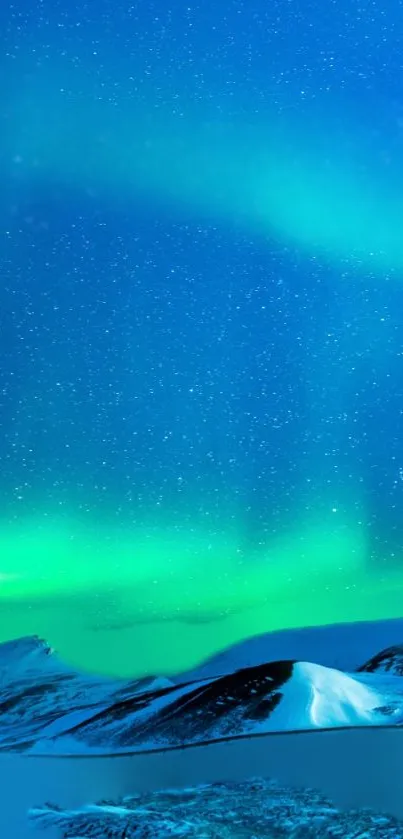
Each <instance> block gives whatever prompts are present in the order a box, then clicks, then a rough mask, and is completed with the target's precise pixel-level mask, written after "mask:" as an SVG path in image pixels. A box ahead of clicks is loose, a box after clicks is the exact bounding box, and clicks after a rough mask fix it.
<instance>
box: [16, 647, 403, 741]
mask: <svg viewBox="0 0 403 839" xmlns="http://www.w3.org/2000/svg"><path fill="white" fill-rule="evenodd" d="M398 649H399V647H397V646H395V647H394V650H398ZM386 653H389V654H390V651H386ZM386 653H380V654H379V655H378V656H375V658H374V659H372V660H371V661H372V662H374V661H375V659H379V660H381V658H380V657H382V656H384V655H385V654H386ZM396 660H397V659H396ZM371 666H372V665H370V663H367V664H366V665H363V666H362V667H361V670H360V671H358V672H354V673H350V674H348V673H345V672H342V671H340V670H337V669H335V668H331V667H325V666H323V665H322V664H317V663H313V662H307V661H296V660H290V659H289V660H280V661H279V660H277V661H276V660H274V661H266V662H264V663H261V664H257V665H253V666H248V667H243V668H240V669H235V670H233V672H231V673H226V674H224V675H220V676H213V677H209V678H198V679H193V680H186V681H184V682H181V681H180V679H179V678H177V679H176V680H175V683H174V682H170V681H169V680H166V679H145V680H136V681H127V682H123V681H114V680H107V679H99V678H96V677H92V676H89V675H86V674H82V673H78V672H75V671H71V670H69V669H68V668H67V667H65V666H64V665H63V663H62V662H60V661H59V659H58V658H57V656H56V655H55V654H54V653H53V652H52V650H51V649H50V648H49V646H48V645H47V644H46V643H45V642H43V641H40V640H39V639H37V638H28V639H27V638H24V639H21V640H20V641H16V642H10V643H8V644H3V645H0V710H1V713H2V723H3V725H2V727H1V732H0V747H1V748H2V749H3V750H4V749H6V750H13V751H19V752H26V753H29V754H35V755H50V754H52V755H58V756H63V755H80V754H81V755H83V754H85V755H110V754H127V753H129V754H130V753H134V752H146V751H155V750H161V749H164V750H165V749H175V748H178V747H181V746H184V745H186V746H189V745H199V744H205V743H210V742H214V741H220V740H231V739H234V738H242V737H251V736H258V735H262V734H267V733H270V732H284V731H306V730H312V729H318V728H319V729H321V728H322V729H325V728H326V729H328V728H340V727H346V726H347V727H348V726H391V725H400V724H402V723H403V680H402V678H401V676H400V675H399V673H398V672H397V670H396V672H395V671H394V672H392V673H391V672H390V668H389V672H385V671H386V669H387V668H386V667H384V668H383V670H384V672H379V668H378V669H377V668H376V665H374V666H373V670H375V671H376V672H371Z"/></svg>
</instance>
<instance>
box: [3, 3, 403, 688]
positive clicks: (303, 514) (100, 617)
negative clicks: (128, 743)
mask: <svg viewBox="0 0 403 839" xmlns="http://www.w3.org/2000/svg"><path fill="white" fill-rule="evenodd" d="M402 38H403V4H402V3H401V2H400V0H390V2H389V3H388V4H386V6H385V4H381V3H374V2H368V0H364V1H363V0H360V2H358V0H348V2H347V0H344V2H343V0H337V2H323V0H321V1H320V2H319V0H317V2H311V0H307V2H305V3H303V4H302V3H300V2H296V0H281V2H271V3H270V4H268V3H267V2H263V0H260V2H258V0H248V2H241V1H240V0H239V1H238V2H235V1H234V2H230V0H222V2H221V3H220V4H218V5H217V4H213V3H212V2H211V0H207V2H206V1H205V0H204V2H203V3H201V4H200V5H186V4H180V3H178V4H177V5H176V6H172V5H171V4H169V3H167V2H166V0H158V2H156V3H133V4H130V3H127V4H126V3H122V2H120V0H118V2H114V3H112V2H111V0H109V2H106V0H92V2H91V0H90V2H87V3H77V2H70V0H69V2H67V0H62V2H55V0H43V2H29V3H28V0H26V2H25V3H24V2H21V3H20V2H16V3H13V4H8V3H7V4H6V5H5V6H3V7H2V8H1V9H0V40H1V50H0V55H1V58H0V64H1V66H0V73H1V78H2V79H3V80H5V84H4V82H3V85H2V90H1V92H0V114H1V124H2V129H1V135H0V177H1V195H0V220H1V228H0V235H1V250H0V265H1V284H0V327H1V328H0V358H1V365H0V464H1V470H0V499H1V508H0V606H1V609H0V640H5V639H6V638H9V637H14V636H16V635H23V634H27V633H31V632H32V633H33V632H35V633H38V634H41V635H46V636H47V638H48V640H49V641H50V642H51V643H52V644H54V645H55V646H57V647H58V649H59V650H60V651H61V653H62V654H63V655H64V656H65V657H67V658H68V659H69V660H71V661H73V662H75V663H78V664H80V665H84V666H86V667H90V668H92V669H102V670H105V671H107V672H117V673H122V674H123V673H127V672H134V671H136V672H145V671H147V672H149V671H150V670H154V671H155V670H159V671H162V670H164V671H165V672H166V671H172V670H175V669H178V668H180V667H185V666H191V665H193V664H195V663H196V662H198V661H199V660H200V659H201V658H203V657H204V656H206V655H209V654H211V653H212V652H215V651H216V650H218V649H220V648H222V647H223V646H225V645H226V644H229V643H232V642H234V641H237V640H239V639H241V638H245V637H248V636H250V635H253V634H255V633H258V632H264V631H267V630H268V629H272V628H281V627H285V626H300V625H307V624H317V623H326V622H333V621H342V620H360V619H373V618H381V617H389V616H390V617H395V616H398V615H399V616H400V615H401V614H402V611H403V607H402V606H401V603H402V602H403V601H402V598H401V592H402V586H403V434H402V431H403V425H402V417H403V235H402V212H403V204H402V197H401V196H402V195H403V192H402V189H403V95H402V92H401V91H402V90H403V87H402V84H403V59H402V50H401V45H402ZM66 627H68V630H67V629H66Z"/></svg>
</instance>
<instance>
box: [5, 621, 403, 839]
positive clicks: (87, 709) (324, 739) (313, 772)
mask: <svg viewBox="0 0 403 839" xmlns="http://www.w3.org/2000/svg"><path fill="white" fill-rule="evenodd" d="M401 642H403V620H399V621H385V622H382V623H374V624H353V625H344V626H341V627H323V628H317V629H310V630H308V629H305V630H300V631H297V630H294V631H289V632H284V633H273V634H269V635H266V636H262V637H260V638H257V639H251V640H250V641H248V642H244V643H243V644H241V645H237V646H236V647H234V648H232V649H231V650H228V651H227V652H225V653H223V654H220V655H219V656H217V657H215V658H214V659H212V660H211V661H210V662H207V663H206V664H204V665H203V666H202V667H201V668H199V669H198V670H196V671H193V672H192V673H188V674H183V675H182V676H177V677H175V678H172V679H168V678H165V677H161V678H160V677H157V678H150V679H143V680H133V681H117V680H107V679H103V678H102V679H101V678H96V677H94V676H89V675H86V674H82V673H77V672H74V671H71V670H70V669H69V668H68V667H66V666H65V665H64V664H63V663H62V662H60V661H59V659H58V657H57V655H55V654H54V653H53V652H52V651H51V650H50V648H49V647H48V645H47V644H46V643H45V642H43V641H41V640H39V639H37V638H23V639H20V640H17V641H13V642H9V643H6V644H3V645H0V705H1V715H2V717H1V719H2V725H1V728H0V750H1V753H0V779H1V782H2V783H1V792H0V804H1V808H0V836H1V837H3V836H4V839H8V836H10V837H11V836H12V837H13V839H25V836H28V835H30V834H29V833H27V832H25V831H26V830H28V826H27V827H26V828H25V826H24V825H25V821H24V820H26V823H27V825H28V821H27V810H28V809H29V810H30V811H31V824H34V825H35V826H37V827H40V828H42V827H43V828H47V827H50V828H51V833H52V836H53V835H54V836H63V837H76V839H79V837H85V836H97V837H100V839H102V837H118V836H119V837H123V836H124V837H125V839H126V837H127V839H129V837H131V836H133V837H134V836H136V837H143V836H144V837H145V836H150V837H151V836H153V837H155V839H158V837H160V836H161V837H165V836H166V837H168V836H195V837H196V836H200V837H201V836H205V837H215V836H217V837H218V836H223V837H225V836H233V837H241V836H242V837H247V836H255V837H258V836H262V837H263V836H282V835H286V833H290V830H291V827H293V829H294V828H295V830H297V832H296V833H294V834H291V835H295V836H300V835H301V836H302V835H303V836H311V835H312V836H322V835H323V836H325V835H326V836H332V835H334V836H336V835H337V836H349V835H351V836H353V835H354V836H358V835H360V836H361V835H362V836H365V837H367V836H377V837H382V836H385V837H386V836H388V837H389V836H390V837H392V836H393V837H395V839H397V837H400V836H401V837H403V830H401V829H400V828H399V827H398V825H397V823H394V822H392V821H390V820H389V821H388V819H386V817H385V818H384V819H383V820H382V818H378V819H376V818H375V816H374V817H370V816H369V815H368V814H367V815H365V814H363V813H361V814H360V815H359V816H358V815H357V814H355V815H354V816H353V815H351V814H348V813H344V814H342V813H340V812H339V811H338V810H337V809H335V807H332V806H330V805H329V803H328V802H326V801H325V799H322V798H321V797H320V796H317V795H314V794H313V793H298V794H297V793H295V792H291V791H290V788H289V787H290V786H291V785H292V786H295V785H298V786H305V787H308V786H309V787H312V786H315V787H317V788H318V789H320V790H321V791H322V793H326V794H330V795H331V796H332V797H333V799H334V801H337V803H338V804H340V805H342V806H343V807H351V806H360V805H365V806H373V807H374V808H378V809H381V810H383V811H384V813H390V814H392V815H395V816H399V817H401V818H403V795H402V792H401V791H402V789H403V643H402V645H400V644H401ZM347 671H349V672H347ZM256 775H259V776H264V777H271V778H275V779H277V780H278V781H279V782H280V783H282V784H286V785H287V788H284V789H281V790H280V788H279V787H276V786H274V785H273V784H272V783H270V784H269V782H263V781H260V782H256V783H254V784H251V783H249V782H248V781H249V779H250V778H251V777H252V776H256ZM217 782H218V783H217ZM223 782H225V783H223ZM229 782H231V783H229ZM197 784H204V785H205V786H203V787H202V788H200V787H199V788H197V787H195V788H194V789H192V790H189V789H187V790H186V792H184V791H182V792H181V793H179V792H178V793H175V794H173V793H170V794H168V793H161V792H159V793H158V794H157V793H156V792H153V793H152V790H158V789H160V790H161V789H162V788H164V787H165V788H167V787H170V786H172V787H178V788H180V787H189V785H197ZM206 784H207V786H206ZM136 794H139V795H141V797H140V798H133V796H134V795H136ZM105 797H107V798H108V799H109V798H110V799H113V801H111V802H110V803H109V804H108V805H105V804H103V805H100V806H95V804H94V805H93V806H89V805H90V803H91V802H93V801H94V802H95V801H96V800H97V799H99V798H105ZM46 801H51V802H52V806H50V805H49V806H46V807H45V806H44V802H46ZM113 802H115V803H113ZM58 807H59V808H61V809H60V810H58V809H57V808H58ZM229 813H230V814H232V815H231V817H230V818H229ZM13 819H14V820H15V821H14V822H13ZM245 819H246V820H247V822H248V824H246V823H245ZM306 819H308V821H309V823H310V825H311V827H312V825H314V826H315V831H316V832H311V833H308V832H307V828H306ZM349 819H350V820H351V819H353V822H354V824H355V825H356V826H355V828H354V830H355V833H354V832H349V831H350V826H348V825H349ZM248 820H249V821H248ZM287 820H288V821H287ZM304 824H305V827H304ZM358 824H360V825H361V824H362V826H361V827H360V829H358V827H357V825H358ZM287 825H288V827H287ZM343 825H344V826H345V829H344V828H343ZM310 829H311V828H310ZM312 829H313V827H312ZM259 830H260V832H259ZM298 830H303V831H304V832H303V833H298ZM351 830H353V827H351ZM6 831H7V832H6ZM264 831H266V832H264ZM343 831H344V832H343ZM393 831H394V832H393ZM48 835H49V836H50V834H49V833H48Z"/></svg>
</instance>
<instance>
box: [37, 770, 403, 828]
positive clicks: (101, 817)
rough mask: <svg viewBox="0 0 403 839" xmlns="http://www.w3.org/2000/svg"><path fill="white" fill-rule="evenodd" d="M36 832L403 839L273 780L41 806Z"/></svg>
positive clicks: (364, 816) (380, 822)
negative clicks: (70, 807) (75, 804)
mask: <svg viewBox="0 0 403 839" xmlns="http://www.w3.org/2000/svg"><path fill="white" fill-rule="evenodd" d="M30 819H31V822H32V823H33V824H34V825H35V826H36V827H41V828H56V829H57V830H58V831H59V833H58V835H60V836H61V837H62V838H63V839H72V837H74V839H85V837H95V836H97V837H100V839H101V837H102V839H118V837H121V839H122V837H125V839H151V837H152V838H153V839H168V837H173V836H181V837H185V839H241V838H242V839H246V837H252V836H253V837H255V839H267V837H269V836H271V837H273V839H274V837H277V839H289V837H290V836H292V837H294V838H295V839H302V837H304V839H314V837H315V839H332V837H334V839H335V838H336V837H339V838H340V837H343V839H353V838H354V839H357V837H361V839H364V837H365V839H403V823H402V822H400V823H399V822H398V821H397V820H396V819H394V818H392V817H388V816H385V815H377V814H375V813H370V812H368V811H353V812H348V811H347V812H346V811H344V812H343V811H340V810H339V809H337V808H336V807H335V806H334V805H333V804H332V803H331V802H330V801H329V800H328V799H327V798H325V797H324V796H323V795H321V794H320V793H315V792H313V791H312V790H306V791H301V790H299V791H296V790H291V789H288V788H286V787H281V786H279V785H277V784H275V783H272V782H270V781H265V780H256V781H249V782H244V783H237V784H236V783H233V784H229V783H226V784H210V785H204V786H201V787H196V788H194V789H186V790H182V791H176V792H174V791H163V792H156V793H153V794H152V795H150V794H148V795H137V796H131V797H130V798H125V799H123V800H122V801H119V802H115V803H113V802H109V803H101V804H99V805H93V806H89V807H83V808H82V809H77V810H70V811H69V810H59V809H57V808H55V807H51V806H46V807H42V808H37V809H33V810H32V811H31V813H30Z"/></svg>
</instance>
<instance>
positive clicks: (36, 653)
mask: <svg viewBox="0 0 403 839" xmlns="http://www.w3.org/2000/svg"><path fill="white" fill-rule="evenodd" d="M170 684H171V683H170V682H169V680H168V679H158V680H157V679H155V680H153V679H142V680H134V681H127V682H123V681H121V682H120V681H114V680H108V679H104V678H97V677H93V676H89V675H87V674H83V673H80V672H76V671H73V670H70V669H69V668H68V667H66V666H65V665H64V664H63V662H61V661H60V660H59V659H58V657H57V655H56V654H55V653H54V651H53V650H52V649H51V648H50V647H49V645H48V644H47V643H46V642H45V641H42V640H41V639H39V638H36V637H32V638H20V639H18V640H16V641H9V642H7V643H4V644H0V713H1V716H2V726H1V728H0V748H1V749H4V748H10V749H15V748H17V749H19V748H20V747H21V748H22V747H23V744H24V743H27V742H34V741H35V739H36V738H37V737H41V736H42V733H43V732H44V731H45V730H46V731H49V732H50V731H53V732H55V731H56V730H57V731H61V730H62V729H63V727H64V726H67V727H71V726H72V725H73V724H74V723H77V722H78V721H79V720H83V719H87V718H91V717H92V716H93V715H94V714H95V713H97V712H99V710H100V708H107V707H109V706H110V705H113V704H114V703H116V702H119V701H122V700H124V699H126V698H130V697H132V696H135V695H136V693H138V692H139V691H140V692H141V691H143V690H146V689H150V688H154V689H156V688H161V687H166V686H168V685H170Z"/></svg>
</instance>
